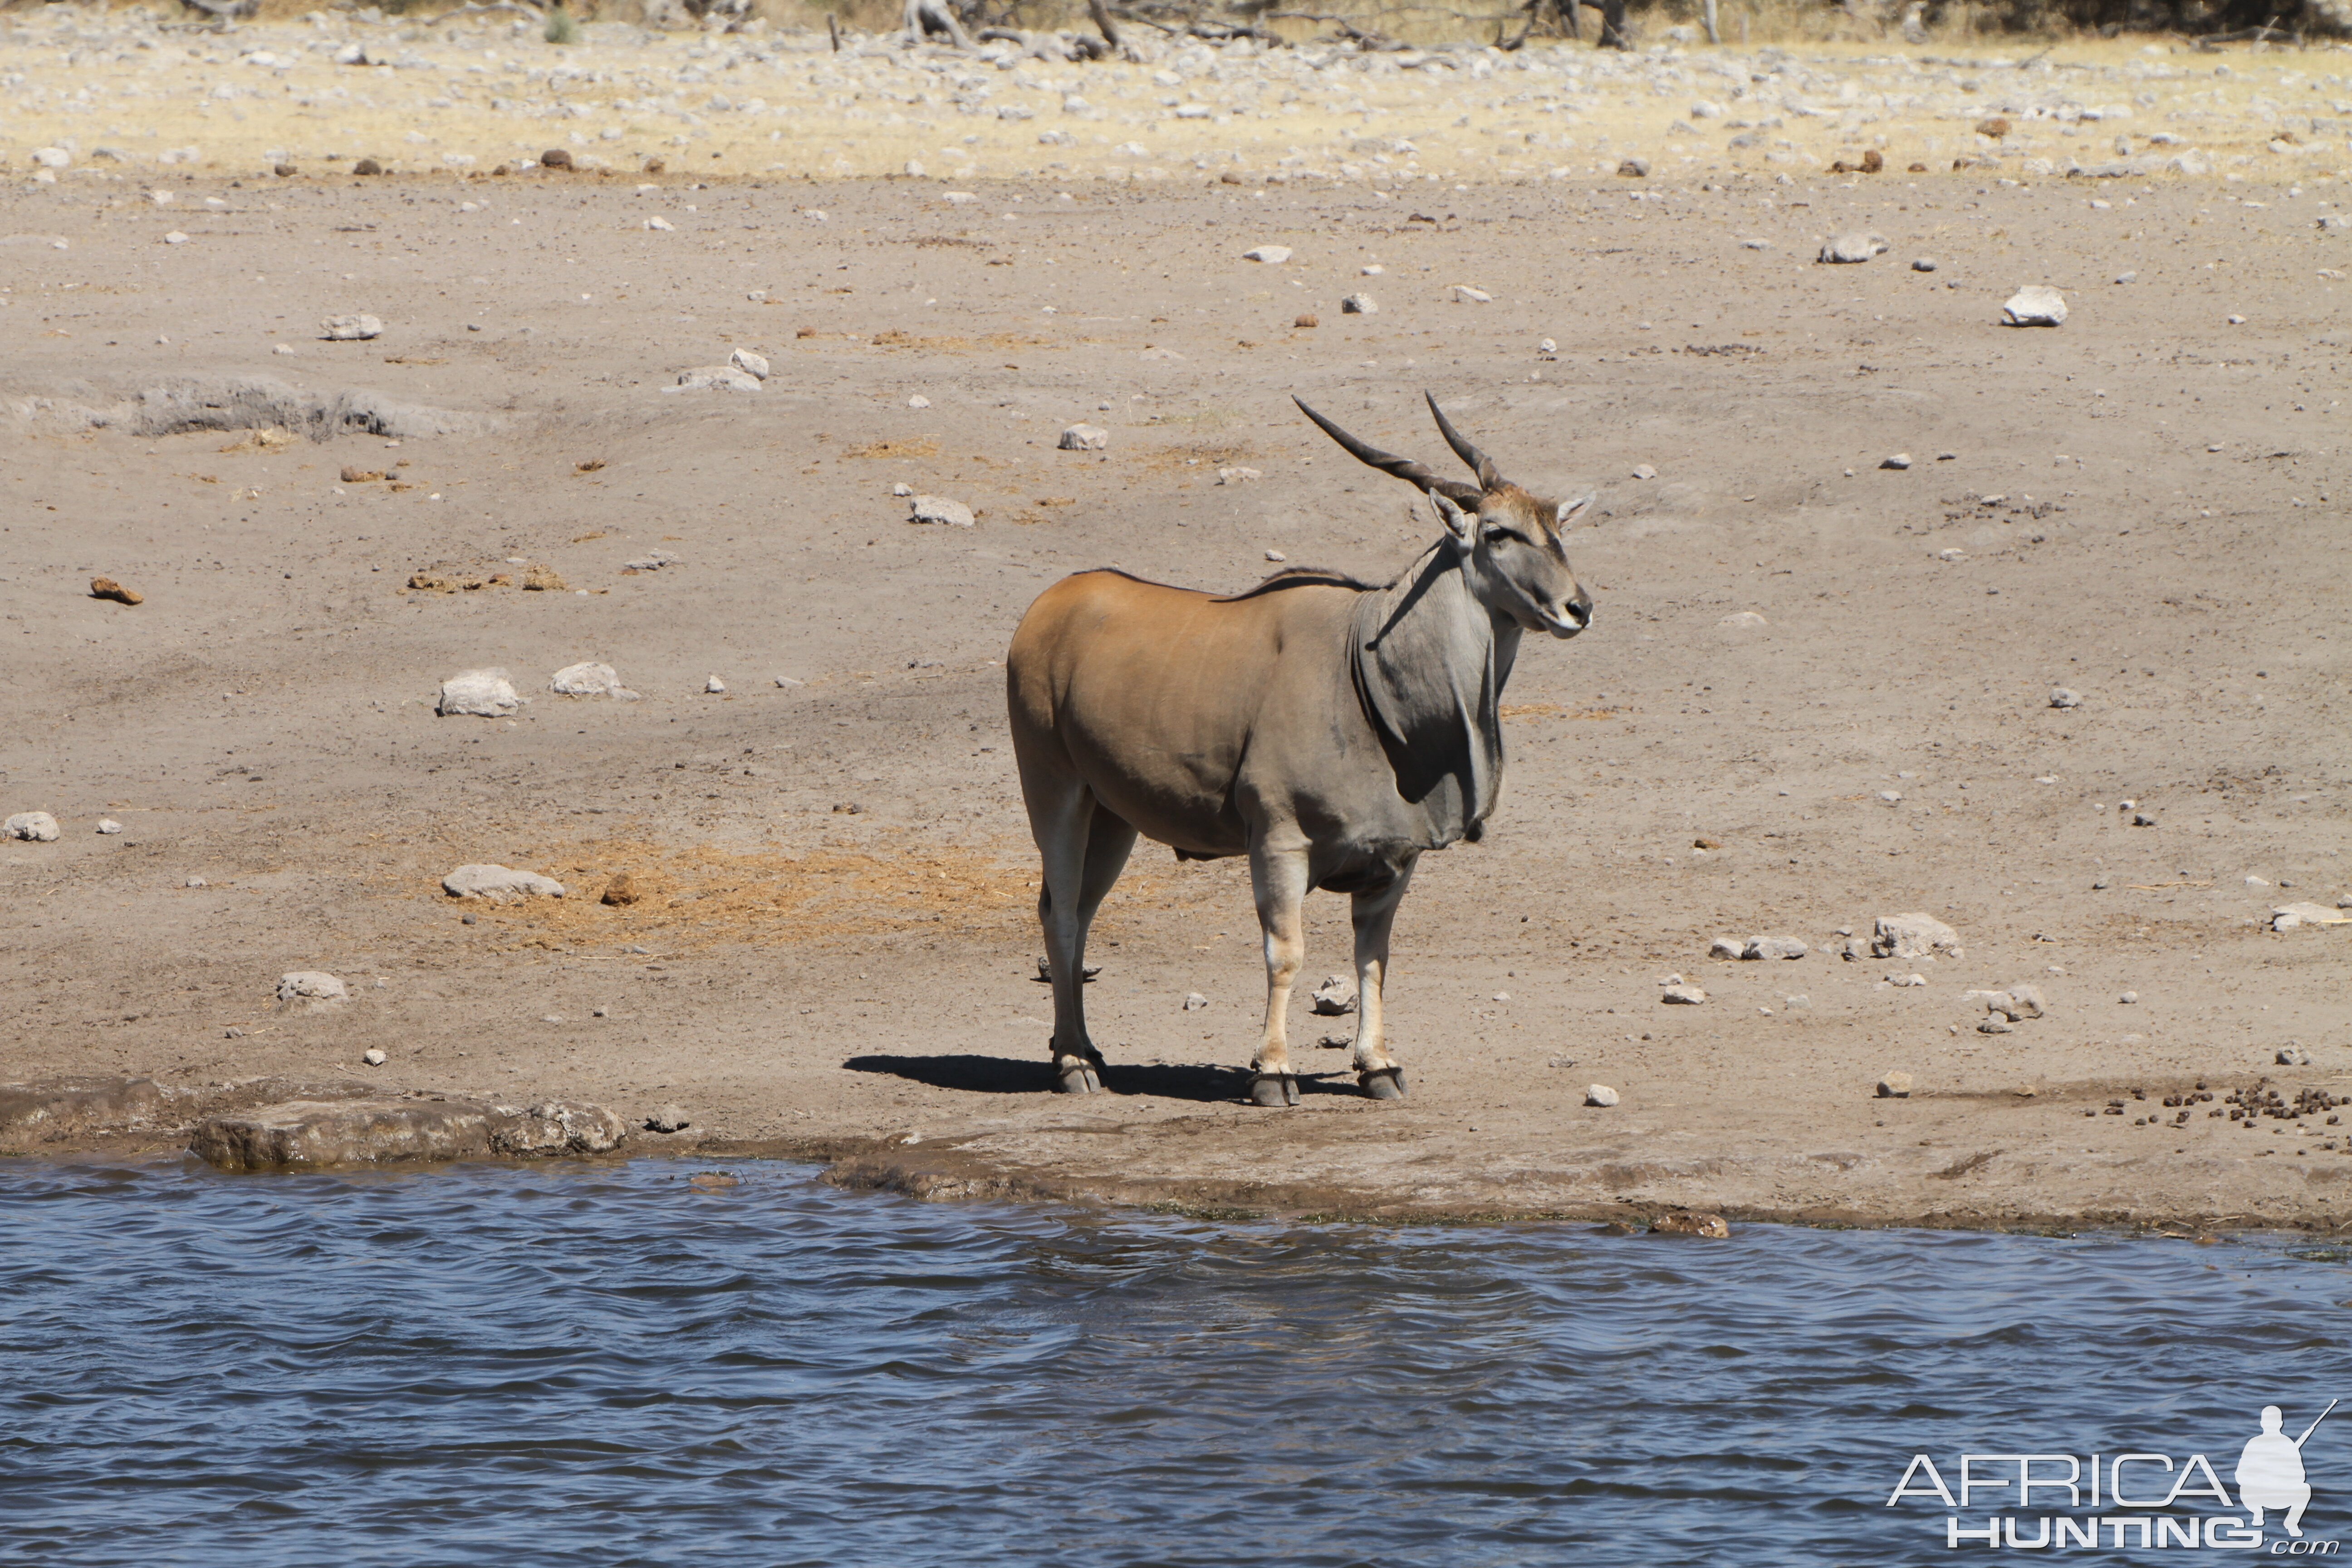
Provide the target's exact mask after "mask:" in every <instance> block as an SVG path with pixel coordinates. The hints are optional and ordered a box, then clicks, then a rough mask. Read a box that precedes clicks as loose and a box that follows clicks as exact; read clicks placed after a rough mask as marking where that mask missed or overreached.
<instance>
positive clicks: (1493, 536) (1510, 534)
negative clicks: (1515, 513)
mask: <svg viewBox="0 0 2352 1568" xmlns="http://www.w3.org/2000/svg"><path fill="white" fill-rule="evenodd" d="M1504 540H1508V541H1509V542H1512V543H1514V544H1525V543H1526V542H1528V540H1527V535H1525V534H1523V533H1520V532H1518V531H1516V530H1514V529H1508V528H1490V529H1488V530H1487V531H1486V542H1487V543H1489V544H1495V543H1498V542H1502V541H1504Z"/></svg>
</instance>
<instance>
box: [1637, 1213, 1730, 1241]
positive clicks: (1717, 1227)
mask: <svg viewBox="0 0 2352 1568" xmlns="http://www.w3.org/2000/svg"><path fill="white" fill-rule="evenodd" d="M1650 1234H1651V1235H1652V1236H1696V1237H1705V1238H1706V1239H1707V1240H1710V1241H1723V1240H1726V1239H1727V1238H1728V1237H1730V1235H1731V1226H1730V1224H1729V1222H1727V1220H1725V1219H1724V1217H1723V1216H1722V1215H1719V1214H1670V1215H1659V1216H1658V1217H1657V1218H1656V1219H1654V1220H1653V1221H1651V1222H1650Z"/></svg>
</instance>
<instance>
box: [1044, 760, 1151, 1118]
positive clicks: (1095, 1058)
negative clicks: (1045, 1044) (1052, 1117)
mask: <svg viewBox="0 0 2352 1568" xmlns="http://www.w3.org/2000/svg"><path fill="white" fill-rule="evenodd" d="M1030 827H1031V829H1032V830H1033V832H1034V834H1035V836H1036V839H1037V849H1038V852H1039V854H1040V856H1041V857H1042V858H1043V859H1044V862H1045V875H1044V876H1043V877H1042V878H1041V879H1039V880H1040V881H1041V883H1042V884H1043V886H1042V887H1041V889H1040V890H1039V892H1038V894H1037V923H1038V925H1039V927H1040V928H1042V930H1043V931H1044V933H1045V963H1046V967H1047V968H1048V969H1049V970H1050V971H1051V972H1052V973H1053V982H1054V1042H1053V1051H1054V1087H1055V1090H1056V1091H1057V1092H1059V1093H1062V1094H1092V1093H1094V1092H1096V1091H1097V1090H1098V1089H1101V1088H1102V1075H1101V1071H1100V1069H1101V1068H1102V1065H1103V1058H1102V1052H1101V1051H1099V1050H1097V1049H1096V1048H1095V1043H1094V1039H1093V1037H1091V1036H1090V1035H1089V1034H1088V1033H1087V999H1086V973H1087V970H1086V964H1087V929H1088V928H1089V927H1091V926H1092V925H1093V924H1094V920H1095V911H1096V910H1098V909H1100V908H1101V907H1102V901H1103V899H1104V897H1105V896H1106V895H1107V894H1108V893H1109V891H1110V889H1111V887H1112V885H1113V884H1114V883H1116V882H1117V881H1118V874H1119V872H1120V871H1122V870H1124V869H1125V868H1126V867H1127V857H1128V853H1129V851H1130V850H1132V849H1133V848H1134V847H1135V829H1134V828H1133V827H1131V826H1129V825H1128V824H1127V822H1126V821H1125V820H1124V819H1123V818H1120V817H1118V816H1112V815H1111V814H1110V813H1109V812H1108V811H1105V810H1104V809H1103V808H1102V807H1101V806H1099V805H1097V804H1096V803H1095V798H1094V793H1093V792H1092V791H1091V790H1088V789H1087V788H1086V787H1085V786H1084V785H1077V786H1075V787H1074V788H1073V789H1072V790H1071V791H1070V792H1069V794H1068V795H1067V796H1066V797H1065V798H1062V799H1057V800H1055V801H1053V802H1051V803H1050V804H1049V805H1047V806H1046V808H1045V809H1044V810H1039V809H1037V808H1036V806H1035V805H1034V804H1033V807H1032V810H1031V813H1030Z"/></svg>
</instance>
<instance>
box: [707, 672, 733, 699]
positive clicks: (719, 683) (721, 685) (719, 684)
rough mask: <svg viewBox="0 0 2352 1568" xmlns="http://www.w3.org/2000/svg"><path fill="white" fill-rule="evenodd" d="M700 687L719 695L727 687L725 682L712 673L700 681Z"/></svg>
mask: <svg viewBox="0 0 2352 1568" xmlns="http://www.w3.org/2000/svg"><path fill="white" fill-rule="evenodd" d="M702 689H703V690H705V691H707V692H709V693H710V694H712V695H713V696H718V695H721V694H723V693H724V692H725V691H726V689H727V683H726V682H725V681H723V680H721V679H719V677H717V676H715V675H714V676H712V677H711V678H710V679H708V680H706V681H704V682H703V683H702Z"/></svg>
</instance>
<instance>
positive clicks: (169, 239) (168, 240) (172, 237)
mask: <svg viewBox="0 0 2352 1568" xmlns="http://www.w3.org/2000/svg"><path fill="white" fill-rule="evenodd" d="M163 243H164V244H166V245H185V244H187V243H188V237H187V236H186V235H184V234H182V233H181V232H180V231H179V230H178V229H176V228H175V229H173V231H172V232H171V233H169V234H167V235H165V236H164V237H163Z"/></svg>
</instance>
